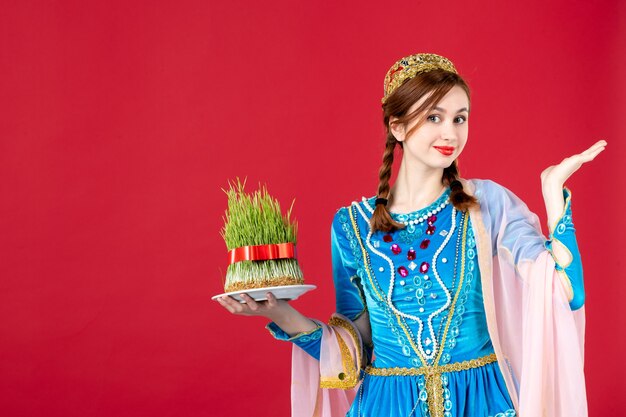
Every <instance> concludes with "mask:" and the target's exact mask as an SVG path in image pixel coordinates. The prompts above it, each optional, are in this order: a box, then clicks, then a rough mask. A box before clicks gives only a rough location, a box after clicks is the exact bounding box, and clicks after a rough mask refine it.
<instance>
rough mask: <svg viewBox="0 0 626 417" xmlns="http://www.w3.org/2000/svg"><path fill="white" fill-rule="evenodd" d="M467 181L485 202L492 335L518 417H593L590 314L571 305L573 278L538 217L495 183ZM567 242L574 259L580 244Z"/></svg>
mask: <svg viewBox="0 0 626 417" xmlns="http://www.w3.org/2000/svg"><path fill="white" fill-rule="evenodd" d="M466 184H468V185H471V187H469V188H474V190H473V193H474V194H475V196H476V197H478V200H479V203H480V208H479V209H471V210H470V213H471V217H472V222H473V226H474V227H475V228H476V229H477V230H476V235H477V243H478V244H479V264H480V268H481V274H482V275H483V277H482V278H481V279H483V295H484V303H485V312H486V316H487V323H488V327H489V332H490V336H491V338H492V341H493V344H494V349H495V351H496V354H497V356H498V362H499V365H500V366H501V369H502V371H503V375H504V376H505V381H506V382H507V388H508V389H509V392H510V394H511V398H512V400H513V403H514V405H515V408H516V410H517V411H518V414H519V415H520V416H541V417H544V416H545V417H566V416H567V417H572V416H576V417H584V416H587V400H586V390H585V379H584V371H583V366H584V330H585V313H584V310H585V309H584V306H580V307H579V308H576V309H573V308H572V307H577V306H576V305H573V306H570V301H571V300H570V299H568V296H567V294H568V291H567V288H566V283H567V280H563V279H562V277H561V276H560V272H559V267H558V266H557V264H556V263H555V259H554V257H553V254H552V252H551V251H550V250H549V249H548V248H549V243H548V244H547V246H546V238H545V237H544V235H543V234H542V232H541V227H540V222H539V218H538V217H537V215H535V214H534V213H533V212H531V211H530V210H529V209H528V207H527V205H526V204H525V203H524V202H523V201H522V200H520V199H519V197H517V196H516V195H515V194H514V193H512V192H511V191H510V190H508V189H506V188H505V187H503V186H501V185H499V184H497V183H495V182H493V181H489V180H471V181H469V182H466ZM568 195H569V191H566V193H565V198H567V196H568ZM568 203H569V202H568ZM565 213H568V211H567V208H566V210H565ZM565 215H567V214H565ZM561 220H562V221H563V222H567V221H569V220H571V218H570V219H567V218H563V217H562V218H561V219H560V220H559V222H558V224H561ZM556 227H557V228H558V227H560V226H556ZM565 228H566V229H567V225H566V226H565ZM572 229H573V227H572ZM560 230H563V227H561V229H560ZM563 232H564V234H565V230H563ZM570 232H573V230H570ZM559 236H561V234H559ZM571 236H572V235H570V237H571ZM551 237H552V238H554V236H551ZM566 241H567V239H564V240H563V243H564V245H566V246H567V247H568V249H569V250H570V251H571V252H572V254H573V255H574V251H573V250H572V249H573V248H574V246H573V245H574V244H575V240H571V239H570V240H569V242H568V243H569V244H566V243H565V242H566ZM576 252H577V249H576ZM578 259H579V258H578ZM562 267H563V268H565V267H566V266H562ZM581 271H582V269H581ZM574 290H575V293H576V288H574ZM581 293H582V292H581V291H580V290H579V294H581Z"/></svg>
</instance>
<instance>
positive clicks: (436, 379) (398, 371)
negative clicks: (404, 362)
mask: <svg viewBox="0 0 626 417" xmlns="http://www.w3.org/2000/svg"><path fill="white" fill-rule="evenodd" d="M496 361H497V357H496V354H495V353H492V354H490V355H487V356H483V357H481V358H477V359H470V360H468V361H463V362H455V363H448V364H446V365H435V366H422V367H420V368H373V367H371V366H368V367H367V368H365V372H366V373H367V374H369V375H376V376H414V375H424V376H425V379H426V393H427V394H428V400H427V401H428V410H429V411H430V414H431V416H433V417H443V416H444V407H443V402H444V398H443V391H444V387H443V381H442V380H441V374H442V373H444V372H457V371H465V370H468V369H472V368H479V367H481V366H484V365H487V364H489V363H492V362H496Z"/></svg>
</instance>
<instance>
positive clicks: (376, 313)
mask: <svg viewBox="0 0 626 417" xmlns="http://www.w3.org/2000/svg"><path fill="white" fill-rule="evenodd" d="M449 195H450V189H449V188H447V189H446V190H445V191H444V192H443V193H442V195H441V196H440V197H439V198H438V199H437V200H436V201H434V202H433V203H432V204H430V205H429V206H428V207H425V208H423V209H421V210H418V211H415V212H412V213H407V214H400V213H391V216H392V217H393V218H394V220H396V221H398V222H402V223H405V224H406V225H407V227H406V228H404V229H400V230H397V231H394V232H391V233H385V232H381V231H377V232H375V233H372V232H371V228H370V226H369V219H370V217H371V215H372V212H373V209H374V201H375V199H376V197H375V196H374V197H371V198H369V199H365V198H363V200H362V201H361V202H359V203H353V204H352V205H351V206H348V207H342V208H340V209H339V210H338V211H337V212H336V214H335V217H334V219H333V223H332V228H331V243H332V260H333V278H334V285H335V290H336V309H337V312H339V313H341V314H343V315H344V316H346V317H347V318H349V319H350V320H353V321H354V320H356V319H358V318H359V317H360V316H361V315H362V314H363V313H365V312H366V311H367V312H368V314H369V320H370V324H371V330H372V342H373V345H372V346H367V347H366V351H367V352H366V353H367V354H368V355H369V358H370V359H373V360H372V361H371V363H370V365H369V366H368V367H367V368H366V369H365V370H363V371H361V377H362V378H363V380H362V383H361V385H360V387H359V391H358V393H357V397H356V399H355V400H354V402H353V404H352V406H351V408H350V410H349V412H348V414H347V416H350V417H356V416H367V417H373V416H398V417H400V416H402V417H414V416H437V417H439V416H443V417H453V416H454V417H457V416H459V417H460V416H467V417H469V416H471V417H479V416H480V417H483V416H484V417H487V416H497V417H505V416H506V417H511V416H515V415H516V412H515V409H514V408H513V404H512V401H511V398H510V395H509V393H508V391H507V388H506V384H505V381H504V378H503V377H502V374H501V371H500V368H499V366H498V363H497V362H496V357H495V352H494V348H493V346H492V343H491V339H490V336H489V333H488V330H487V322H486V317H485V311H484V307H483V295H482V294H483V293H482V287H481V279H480V271H479V268H478V259H477V253H476V242H475V239H474V234H473V229H472V225H471V220H470V217H469V215H468V214H467V213H463V212H460V211H458V210H456V209H455V208H454V207H453V205H452V204H451V203H449ZM564 198H565V203H566V205H565V210H564V212H563V215H562V216H561V218H560V219H559V221H558V223H557V226H556V227H555V233H558V235H559V240H561V242H562V243H563V244H564V245H565V246H566V247H567V248H568V249H569V251H570V252H571V253H572V255H573V257H574V260H576V261H579V253H578V248H577V244H576V240H575V233H574V232H575V230H574V227H573V223H572V219H571V204H570V200H571V198H570V192H569V190H568V189H564ZM553 238H554V236H552V235H551V236H550V239H549V240H547V241H546V243H545V246H546V248H547V249H548V250H551V249H552V246H551V244H552V242H553ZM494 250H495V248H494ZM559 268H560V270H562V271H564V272H565V273H567V274H568V277H569V278H570V281H571V282H572V284H573V288H574V293H575V295H578V298H576V297H575V298H574V300H572V301H571V303H570V306H571V307H572V308H573V309H574V308H579V307H580V306H582V300H581V294H583V295H584V292H583V290H582V269H581V266H580V262H571V263H570V264H569V265H568V266H567V267H566V268H565V267H562V266H560V265H557V269H559ZM576 303H578V304H580V305H576ZM267 328H268V330H269V331H270V332H271V333H272V335H273V336H274V337H276V338H277V339H280V340H288V341H291V342H293V343H295V344H297V345H298V346H299V347H301V348H302V349H304V350H305V351H307V352H308V353H309V354H310V355H311V356H313V357H315V358H317V359H319V352H320V339H321V334H322V331H321V328H319V327H318V328H317V329H315V330H313V331H311V332H306V333H300V334H298V335H296V336H293V337H289V336H288V335H287V334H286V333H284V332H283V331H282V330H281V329H280V328H279V327H278V326H277V325H276V324H275V323H273V322H272V323H270V324H268V326H267ZM428 369H431V370H432V369H436V372H435V373H432V372H431V373H430V374H429V372H428V371H427V370H428Z"/></svg>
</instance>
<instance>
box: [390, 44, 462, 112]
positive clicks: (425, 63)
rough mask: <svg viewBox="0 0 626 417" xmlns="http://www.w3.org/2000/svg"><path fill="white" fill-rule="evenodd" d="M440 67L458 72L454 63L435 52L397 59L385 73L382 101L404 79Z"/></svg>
mask: <svg viewBox="0 0 626 417" xmlns="http://www.w3.org/2000/svg"><path fill="white" fill-rule="evenodd" d="M434 69H442V70H445V71H449V72H453V73H455V74H458V73H457V71H456V68H454V64H453V63H452V61H450V60H449V59H448V58H444V57H442V56H440V55H436V54H415V55H409V56H407V57H404V58H401V59H399V60H398V61H397V62H396V63H395V64H393V65H392V66H391V68H389V71H387V75H385V85H384V93H385V95H384V96H383V98H382V100H381V101H382V103H383V104H384V103H385V100H387V97H389V96H390V95H391V93H393V92H394V91H395V90H396V88H398V87H399V86H400V85H401V84H402V83H403V82H404V80H406V79H408V78H413V77H415V76H416V75H417V74H419V73H422V72H428V71H432V70H434Z"/></svg>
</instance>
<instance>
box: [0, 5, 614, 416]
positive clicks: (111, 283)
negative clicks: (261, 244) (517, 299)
mask: <svg viewBox="0 0 626 417" xmlns="http://www.w3.org/2000/svg"><path fill="white" fill-rule="evenodd" d="M334 3H338V2H320V1H316V2H311V1H309V2H293V1H274V2H253V1H248V2H242V1H237V0H231V1H227V2H219V3H218V2H215V1H209V2H207V1H169V2H166V1H157V2H153V1H151V2H148V1H146V2H138V1H134V2H133V1H131V2H128V1H98V2H96V1H87V2H86V1H64V2H61V1H45V2H44V1H40V2H36V1H4V2H2V12H1V13H0V97H1V99H0V138H1V145H0V146H1V147H0V179H1V180H0V200H1V202H0V204H1V205H0V210H1V211H0V236H1V239H0V244H1V247H0V249H1V253H2V255H1V256H0V317H1V318H0V415H3V416H43V415H45V416H64V417H70V416H179V415H186V416H232V417H237V416H249V415H251V414H253V415H255V416H272V417H273V416H287V415H288V413H289V379H290V370H289V365H290V346H289V345H288V344H287V343H281V342H277V341H274V340H273V339H272V338H271V337H270V335H269V333H267V332H266V330H265V329H264V328H263V326H264V324H265V320H264V319H259V318H246V317H236V316H232V315H230V314H228V313H227V312H226V311H225V310H224V309H223V308H222V307H220V306H219V305H218V304H217V303H215V302H213V301H211V299H210V296H212V295H214V294H217V293H220V292H222V278H221V277H222V276H223V272H224V271H225V269H226V257H225V252H226V250H225V245H224V243H223V241H222V239H221V237H220V235H219V230H220V228H221V226H222V215H223V214H224V210H225V209H226V199H225V195H224V193H223V192H222V191H221V190H220V189H221V188H226V186H227V179H229V178H234V177H235V176H240V177H244V176H248V184H249V186H255V185H256V184H257V183H258V182H259V181H261V182H266V183H267V184H268V187H269V190H270V192H271V193H272V194H274V195H275V196H276V197H277V198H279V200H280V201H281V202H282V204H283V208H285V209H286V208H287V207H288V206H289V204H290V203H291V199H292V198H296V203H295V206H294V214H295V217H296V218H297V219H298V221H299V225H300V230H299V236H298V237H299V242H298V243H299V246H298V247H299V249H298V252H299V256H300V261H301V267H302V269H303V270H304V272H305V275H306V279H307V281H308V282H309V283H313V284H316V285H317V286H318V289H317V290H316V291H314V292H312V293H310V294H307V295H306V296H305V297H303V298H302V299H301V300H298V301H297V302H295V303H294V305H295V306H296V307H297V308H299V309H301V310H302V311H303V312H304V313H305V314H308V315H311V316H313V317H317V318H320V319H327V318H328V316H329V314H330V313H331V312H332V311H333V289H332V285H331V269H330V246H329V237H330V222H331V220H332V216H333V215H334V212H335V210H336V209H337V208H338V207H340V206H342V205H347V204H349V203H350V202H351V201H352V200H355V199H359V198H360V197H361V196H363V195H365V196H371V195H373V194H374V193H375V191H376V185H377V182H376V177H377V171H378V168H379V165H380V160H381V156H382V151H383V142H382V140H383V130H382V126H381V120H380V119H381V117H380V98H381V95H382V91H383V87H382V83H383V77H384V75H385V72H386V71H387V69H388V68H389V66H391V64H393V62H394V61H395V60H396V59H398V58H400V57H402V56H404V55H408V54H412V53H417V52H436V53H440V54H442V55H445V56H448V57H449V58H451V59H452V60H453V61H454V62H455V64H456V65H457V67H458V69H459V71H460V72H461V73H462V74H463V75H465V76H466V78H467V80H468V81H469V83H470V86H471V87H472V90H473V98H472V106H473V107H472V120H471V122H470V126H471V128H470V138H469V142H468V145H467V147H466V149H465V151H464V154H463V155H462V157H461V170H462V174H463V176H465V177H467V178H491V179H493V180H495V181H498V182H500V183H501V184H503V185H505V186H507V187H509V188H510V189H512V190H513V191H514V192H516V193H517V194H518V195H519V196H520V197H521V198H523V199H524V200H525V201H526V202H527V203H528V205H529V206H530V207H531V209H532V210H533V211H535V212H536V213H538V214H539V215H540V217H541V219H542V222H543V224H544V225H545V213H544V208H543V205H542V199H541V191H540V183H539V173H540V172H541V170H542V169H543V168H545V167H546V166H548V165H550V164H554V163H557V162H559V161H560V160H561V159H562V158H564V157H565V156H569V155H570V154H573V153H576V152H580V151H582V150H583V149H585V148H586V147H588V146H589V145H591V144H592V143H593V142H595V141H596V140H599V139H603V138H604V139H606V140H607V141H608V147H607V150H606V151H605V152H604V153H603V154H601V155H600V156H599V157H598V158H597V159H596V160H595V161H594V162H592V163H590V164H588V165H586V166H583V167H582V168H581V170H580V171H579V172H577V173H576V174H574V177H573V178H572V179H571V181H570V182H568V186H569V187H570V188H571V189H572V191H573V211H574V220H575V224H576V227H577V231H578V239H579V243H580V249H581V252H582V256H583V262H584V267H585V279H586V286H587V339H586V374H587V384H588V395H589V404H590V411H591V413H590V414H591V415H592V416H600V415H602V416H612V415H619V414H620V413H621V412H622V411H620V412H618V410H624V408H625V407H626V399H625V397H624V396H623V395H622V394H623V392H621V389H622V384H621V383H620V382H619V381H620V376H621V375H623V374H624V373H625V372H626V366H625V365H624V362H623V361H622V360H621V358H622V357H623V350H624V348H625V347H626V343H625V340H624V339H625V337H624V335H623V333H620V332H619V331H618V329H620V328H624V326H625V325H626V323H625V317H626V311H625V308H624V303H623V301H622V300H623V296H624V292H625V291H624V290H625V289H626V284H624V282H625V281H624V279H623V274H622V273H621V271H623V268H624V256H623V253H624V249H625V248H624V245H623V243H622V242H621V241H620V240H619V239H621V238H622V233H621V232H623V231H624V230H625V228H624V226H625V222H624V216H623V213H621V212H620V211H619V209H620V208H621V207H623V205H624V202H625V201H624V194H625V193H624V192H623V189H624V185H625V184H624V180H623V161H624V156H626V153H625V152H624V144H623V142H624V138H626V135H625V134H626V129H624V115H623V110H624V108H626V102H625V94H624V93H625V92H626V89H625V85H624V77H623V74H624V73H626V71H625V70H626V66H625V65H624V64H625V55H624V51H626V47H625V45H624V39H626V34H625V33H624V17H625V16H626V14H625V13H624V3H623V2H622V4H621V5H619V4H618V1H617V0H615V1H600V2H585V1H571V0H570V1H565V0H559V1H548V2H546V1H540V0H530V1H524V2H493V1H484V0H480V1H477V2H476V1H475V2H467V1H464V2H444V3H442V2H415V1H413V2H406V1H400V2H392V3H389V2H385V3H383V2H380V3H379V4H368V5H367V7H366V5H365V4H364V3H363V2H354V1H351V2H339V3H343V4H342V5H340V6H337V5H336V4H334ZM619 7H621V11H620V10H618V8H619ZM620 12H621V15H620ZM620 16H621V30H622V32H621V33H618V28H620V26H619V24H620V21H619V19H620ZM620 43H621V44H620ZM250 188H253V187H250ZM618 232H619V233H618Z"/></svg>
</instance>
